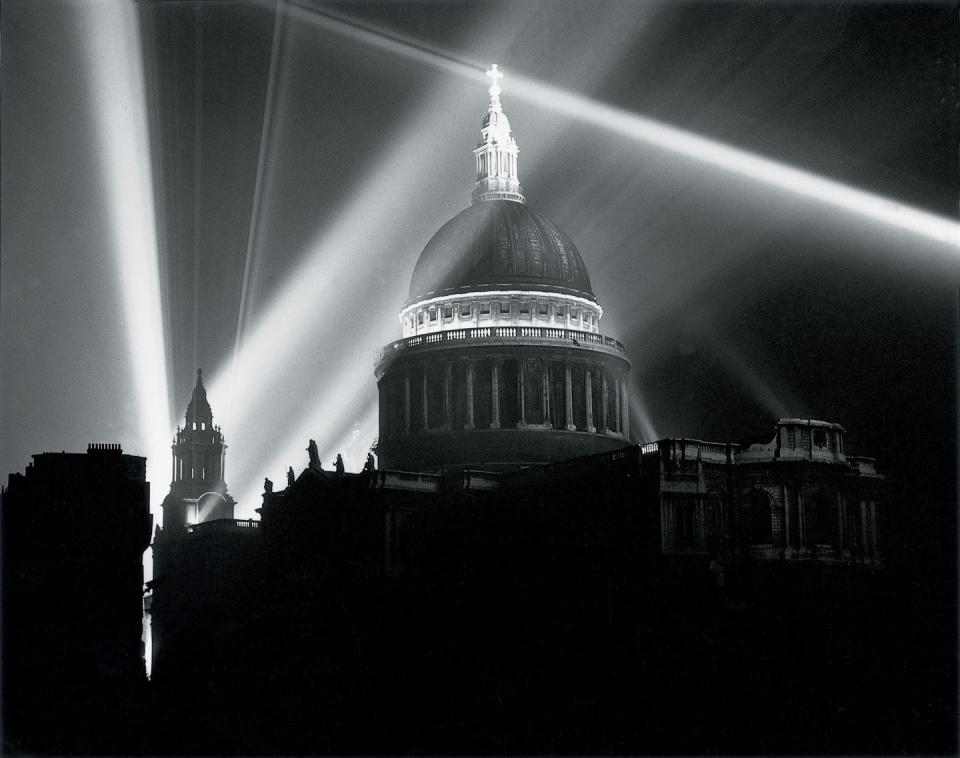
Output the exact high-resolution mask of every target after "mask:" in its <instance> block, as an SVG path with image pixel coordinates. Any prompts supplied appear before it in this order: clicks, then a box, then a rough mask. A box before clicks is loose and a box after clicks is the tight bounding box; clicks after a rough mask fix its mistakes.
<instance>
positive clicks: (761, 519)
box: [747, 490, 773, 545]
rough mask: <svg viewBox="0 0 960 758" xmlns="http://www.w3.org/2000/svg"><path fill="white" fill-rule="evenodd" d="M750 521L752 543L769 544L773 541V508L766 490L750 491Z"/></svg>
mask: <svg viewBox="0 0 960 758" xmlns="http://www.w3.org/2000/svg"><path fill="white" fill-rule="evenodd" d="M747 514H748V519H749V522H750V529H749V535H750V544H752V545H769V544H771V543H772V542H773V508H772V505H771V502H770V496H769V495H768V494H767V493H766V492H762V491H760V490H754V491H753V492H751V493H750V498H749V500H748V508H747Z"/></svg>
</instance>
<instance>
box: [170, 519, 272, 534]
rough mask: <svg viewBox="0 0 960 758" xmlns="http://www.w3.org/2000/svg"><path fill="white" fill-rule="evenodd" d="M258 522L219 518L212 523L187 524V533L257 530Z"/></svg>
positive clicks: (254, 520) (255, 520)
mask: <svg viewBox="0 0 960 758" xmlns="http://www.w3.org/2000/svg"><path fill="white" fill-rule="evenodd" d="M259 528H260V521H258V520H257V519H233V518H220V519H214V520H212V521H202V522H201V523H199V524H189V525H188V526H187V532H188V533H189V534H206V533H210V532H232V531H234V530H235V529H244V530H247V529H259Z"/></svg>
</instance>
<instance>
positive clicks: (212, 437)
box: [163, 369, 234, 538]
mask: <svg viewBox="0 0 960 758" xmlns="http://www.w3.org/2000/svg"><path fill="white" fill-rule="evenodd" d="M226 449H227V445H226V443H225V442H224V439H223V433H222V432H221V431H220V427H219V426H215V425H214V423H213V411H212V409H211V408H210V402H209V401H208V400H207V390H206V388H205V387H204V386H203V372H202V371H201V370H200V369H197V383H196V385H194V388H193V395H192V396H191V398H190V403H189V404H188V405H187V414H186V418H185V420H184V425H183V427H182V428H180V427H178V428H177V436H176V437H175V438H174V440H173V445H172V446H171V453H172V468H171V472H170V480H171V481H170V494H168V495H167V496H166V497H165V498H164V500H163V532H164V533H165V536H166V537H168V538H172V537H176V536H177V534H178V533H179V532H180V531H181V530H182V529H183V528H184V527H186V526H188V525H190V524H197V523H200V522H204V521H213V520H215V519H232V518H233V509H234V501H233V498H232V497H230V495H229V494H227V485H226V482H225V481H224V456H225V453H226Z"/></svg>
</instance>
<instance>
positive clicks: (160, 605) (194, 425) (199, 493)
mask: <svg viewBox="0 0 960 758" xmlns="http://www.w3.org/2000/svg"><path fill="white" fill-rule="evenodd" d="M226 448H227V446H226V444H225V442H224V439H223V434H222V433H221V431H220V427H219V426H215V425H214V423H213V411H212V409H211V408H210V403H209V401H208V400H207V393H206V389H205V388H204V386H203V374H202V372H201V371H200V370H199V369H198V370H197V383H196V386H195V387H194V389H193V395H192V397H191V399H190V403H189V404H188V406H187V413H186V419H185V422H184V426H183V428H178V429H177V436H176V438H175V439H174V441H173V445H172V458H173V465H172V472H171V477H172V481H171V483H170V494H168V495H167V496H166V497H165V498H164V500H163V527H162V528H161V527H159V526H158V527H157V529H156V532H155V534H154V540H153V546H152V547H153V580H152V581H151V583H150V589H151V595H150V598H149V611H150V627H151V635H152V637H151V641H152V657H153V660H152V668H151V672H152V676H153V678H154V679H155V680H158V681H161V682H162V681H163V680H164V678H165V677H171V676H179V675H188V674H189V673H190V669H191V666H192V661H193V659H194V657H195V656H197V655H207V656H209V655H210V651H211V650H213V651H226V650H227V649H228V647H229V646H227V645H225V644H223V641H222V640H221V639H220V636H221V635H222V634H223V630H224V629H228V628H230V627H231V623H232V620H234V619H237V618H240V617H242V616H243V614H244V613H245V611H246V610H247V604H246V602H245V600H246V598H247V597H249V592H248V591H247V588H246V587H245V586H244V585H243V583H242V579H243V577H245V576H247V575H249V573H250V570H251V563H252V558H251V555H250V547H251V540H250V538H251V536H252V534H251V533H252V532H254V531H255V530H256V529H257V528H258V527H259V526H260V522H259V521H255V520H249V519H239V520H238V519H234V518H233V512H234V506H235V502H234V500H233V498H232V497H231V496H230V495H229V493H228V492H227V484H226V482H225V481H224V478H223V476H224V462H225V452H226Z"/></svg>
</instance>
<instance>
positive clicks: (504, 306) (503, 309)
mask: <svg viewBox="0 0 960 758" xmlns="http://www.w3.org/2000/svg"><path fill="white" fill-rule="evenodd" d="M500 313H510V303H508V302H507V303H500Z"/></svg>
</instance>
